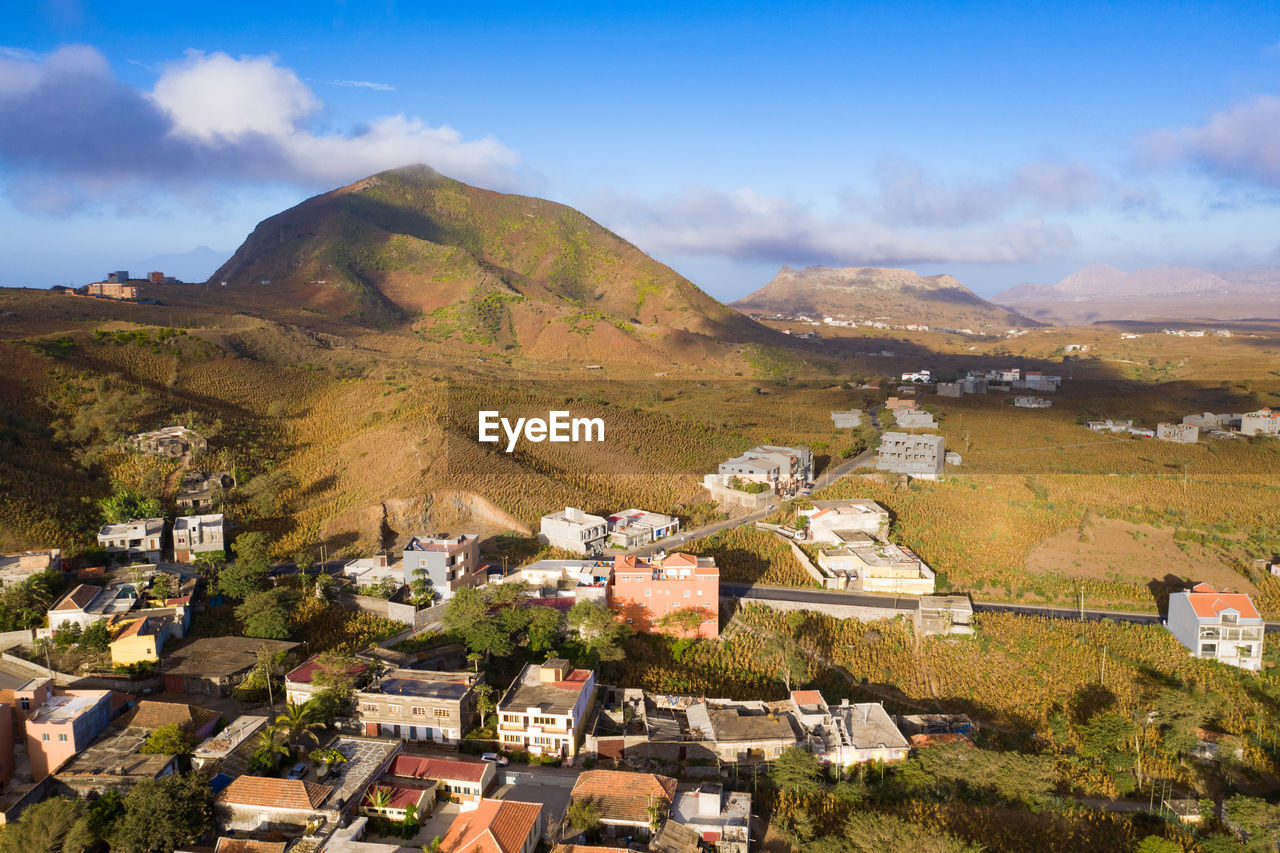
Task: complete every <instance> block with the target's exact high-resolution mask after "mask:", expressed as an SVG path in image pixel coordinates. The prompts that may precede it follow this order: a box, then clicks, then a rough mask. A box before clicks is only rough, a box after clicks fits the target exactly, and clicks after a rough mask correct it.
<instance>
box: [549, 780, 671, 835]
mask: <svg viewBox="0 0 1280 853" xmlns="http://www.w3.org/2000/svg"><path fill="white" fill-rule="evenodd" d="M675 793H676V780H675V779H672V778H671V777H670V776H659V775H657V774H656V773H628V772H626V771H624V770H587V771H585V772H584V773H582V774H581V775H579V776H578V781H577V782H575V783H574V786H573V791H572V793H571V794H570V798H571V799H572V800H573V801H575V802H577V801H581V800H590V801H592V802H594V803H595V804H596V806H597V808H599V809H600V819H601V820H602V821H606V822H609V821H613V822H626V823H638V824H648V823H649V804H650V803H651V802H653V801H655V800H657V801H664V802H667V803H670V802H671V801H672V799H673V798H674V797H675Z"/></svg>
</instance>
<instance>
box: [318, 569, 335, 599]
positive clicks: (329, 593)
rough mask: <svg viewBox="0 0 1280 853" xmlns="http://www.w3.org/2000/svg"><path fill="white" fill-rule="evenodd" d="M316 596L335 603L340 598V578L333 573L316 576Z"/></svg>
mask: <svg viewBox="0 0 1280 853" xmlns="http://www.w3.org/2000/svg"><path fill="white" fill-rule="evenodd" d="M316 597H317V598H319V599H320V600H321V601H323V602H324V603H325V604H333V603H334V602H335V601H337V599H338V580H337V578H335V577H334V576H333V575H320V577H318V578H316Z"/></svg>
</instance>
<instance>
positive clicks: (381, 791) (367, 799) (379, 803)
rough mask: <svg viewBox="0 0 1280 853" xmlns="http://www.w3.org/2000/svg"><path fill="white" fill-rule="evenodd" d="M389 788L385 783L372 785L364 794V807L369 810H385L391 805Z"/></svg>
mask: <svg viewBox="0 0 1280 853" xmlns="http://www.w3.org/2000/svg"><path fill="white" fill-rule="evenodd" d="M391 800H392V794H391V789H390V788H389V787H387V786H386V785H374V786H373V787H372V788H370V789H369V793H367V794H365V795H364V807H365V808H366V809H368V810H369V811H377V812H381V811H385V810H386V809H387V807H388V806H390V805H391Z"/></svg>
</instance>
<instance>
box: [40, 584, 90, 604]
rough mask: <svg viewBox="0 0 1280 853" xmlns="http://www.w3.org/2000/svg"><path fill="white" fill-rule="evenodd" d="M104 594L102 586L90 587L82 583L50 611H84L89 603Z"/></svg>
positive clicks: (59, 600)
mask: <svg viewBox="0 0 1280 853" xmlns="http://www.w3.org/2000/svg"><path fill="white" fill-rule="evenodd" d="M100 592H102V587H100V586H90V585H89V584H86V583H82V584H80V585H79V586H77V587H74V588H72V590H71V591H70V592H68V593H67V594H66V595H64V596H62V598H60V599H58V603H57V604H55V605H53V607H50V608H49V609H50V610H83V609H84V608H85V607H87V606H88V604H89V602H91V601H93V599H94V598H95V597H96V596H97V595H98V593H100Z"/></svg>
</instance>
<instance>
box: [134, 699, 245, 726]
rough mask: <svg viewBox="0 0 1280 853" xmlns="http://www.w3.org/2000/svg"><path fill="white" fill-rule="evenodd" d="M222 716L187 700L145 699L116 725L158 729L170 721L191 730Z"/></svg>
mask: <svg viewBox="0 0 1280 853" xmlns="http://www.w3.org/2000/svg"><path fill="white" fill-rule="evenodd" d="M220 716H222V715H221V714H220V713H218V712H217V711H213V710H210V709H208V708H201V707H200V706H199V705H188V704H186V703H185V702H158V701H154V700H151V699H143V700H142V701H141V702H139V703H138V705H137V707H135V708H134V709H133V710H132V711H130V712H129V713H127V714H125V715H124V716H123V717H121V718H120V719H119V721H118V722H117V723H116V725H118V726H121V727H129V726H136V727H138V728H142V729H158V728H159V727H160V726H164V725H168V724H169V723H177V724H178V725H180V726H182V727H183V728H186V729H189V730H191V731H199V730H200V729H202V728H204V727H205V726H206V725H207V724H209V723H211V722H213V721H214V720H216V719H218V717H220Z"/></svg>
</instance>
